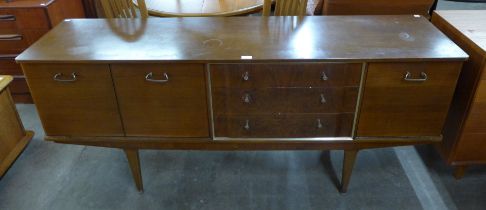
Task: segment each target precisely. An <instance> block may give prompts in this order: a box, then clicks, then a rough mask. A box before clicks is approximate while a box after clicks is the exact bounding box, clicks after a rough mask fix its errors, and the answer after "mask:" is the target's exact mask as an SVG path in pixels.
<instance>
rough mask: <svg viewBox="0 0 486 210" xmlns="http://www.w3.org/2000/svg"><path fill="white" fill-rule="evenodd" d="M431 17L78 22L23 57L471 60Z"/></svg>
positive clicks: (89, 59) (65, 59) (92, 59)
mask: <svg viewBox="0 0 486 210" xmlns="http://www.w3.org/2000/svg"><path fill="white" fill-rule="evenodd" d="M467 57H468V55H467V54H466V53H465V52H464V51H462V50H461V49H460V48H459V47H458V46H457V45H455V44H454V43H453V42H452V41H451V40H450V39H448V38H447V37H446V36H445V35H444V34H442V33H441V32H440V31H439V30H438V29H437V28H435V27H434V26H433V25H432V24H431V23H430V22H429V21H428V20H427V19H426V18H423V17H417V16H413V15H401V16H305V17H291V16H281V17H275V16H272V17H206V18H204V17H202V18H201V17H199V18H148V19H147V20H142V19H128V20H126V19H74V20H68V21H64V22H63V23H61V24H59V25H58V26H57V27H55V28H54V29H53V30H51V31H50V32H49V33H47V34H46V35H45V36H44V37H42V38H41V39H40V40H39V41H37V42H36V43H35V44H33V45H31V47H29V48H28V49H27V50H25V51H24V52H23V53H22V54H21V55H19V56H18V57H17V58H16V60H17V62H19V63H26V62H77V63H83V62H89V63H103V62H104V63H108V62H154V61H156V62H164V61H166V62H187V63H189V62H191V63H198V62H200V63H208V62H246V61H249V60H251V62H275V61H277V62H278V61H301V62H306V61H327V62H331V61H346V62H349V61H369V60H373V61H405V60H408V61H424V60H436V61H438V60H465V59H466V58H467Z"/></svg>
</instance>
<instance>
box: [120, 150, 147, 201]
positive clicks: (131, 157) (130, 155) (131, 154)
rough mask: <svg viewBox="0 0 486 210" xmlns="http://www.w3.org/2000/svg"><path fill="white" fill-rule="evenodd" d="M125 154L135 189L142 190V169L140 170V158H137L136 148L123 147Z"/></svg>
mask: <svg viewBox="0 0 486 210" xmlns="http://www.w3.org/2000/svg"><path fill="white" fill-rule="evenodd" d="M123 151H124V152H125V155H126V156H127V159H128V164H129V165H130V170H131V171H132V176H133V180H134V181H135V185H137V189H138V191H140V192H143V181H142V171H141V170H140V159H139V158H138V149H123Z"/></svg>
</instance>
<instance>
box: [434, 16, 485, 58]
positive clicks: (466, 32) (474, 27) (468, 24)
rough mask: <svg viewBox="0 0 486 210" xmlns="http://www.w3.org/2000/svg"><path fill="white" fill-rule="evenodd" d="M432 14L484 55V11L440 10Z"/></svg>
mask: <svg viewBox="0 0 486 210" xmlns="http://www.w3.org/2000/svg"><path fill="white" fill-rule="evenodd" d="M434 13H435V14H434V16H435V17H438V18H442V20H444V22H446V23H448V24H450V26H452V28H454V29H456V30H457V31H458V32H460V33H459V34H460V36H463V37H464V38H466V39H468V40H470V41H471V42H473V43H474V44H475V45H476V47H477V48H478V49H480V50H481V51H482V52H483V53H486V10H442V11H435V12H434Z"/></svg>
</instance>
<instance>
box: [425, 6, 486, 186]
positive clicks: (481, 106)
mask: <svg viewBox="0 0 486 210" xmlns="http://www.w3.org/2000/svg"><path fill="white" fill-rule="evenodd" d="M432 23H434V25H435V26H437V27H438V28H439V29H440V30H442V32H444V33H445V34H446V35H447V36H449V37H450V38H451V39H452V40H454V42H456V44H457V45H459V46H460V47H461V48H462V49H464V50H465V51H466V52H467V53H468V54H469V56H470V58H469V60H468V61H467V62H466V63H465V64H464V67H463V69H462V73H461V76H460V78H459V81H458V85H457V89H456V93H455V95H454V101H453V103H452V107H451V112H450V114H449V116H448V118H447V123H446V126H445V128H444V141H443V143H442V144H441V145H439V146H438V148H439V151H440V152H441V154H442V155H443V157H444V158H445V159H446V161H447V163H449V164H452V165H454V166H457V168H456V172H455V175H456V177H457V178H460V177H462V176H463V175H464V172H465V169H466V166H468V165H471V164H485V163H486V72H485V71H486V36H485V34H486V11H484V10H467V11H435V12H434V15H433V16H432Z"/></svg>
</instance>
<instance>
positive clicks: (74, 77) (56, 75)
mask: <svg viewBox="0 0 486 210" xmlns="http://www.w3.org/2000/svg"><path fill="white" fill-rule="evenodd" d="M63 76H64V75H63V74H62V73H57V74H55V75H54V77H53V78H52V79H54V80H55V81H58V82H75V81H76V80H78V78H77V77H76V76H77V75H76V72H73V73H71V79H61V77H63Z"/></svg>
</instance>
